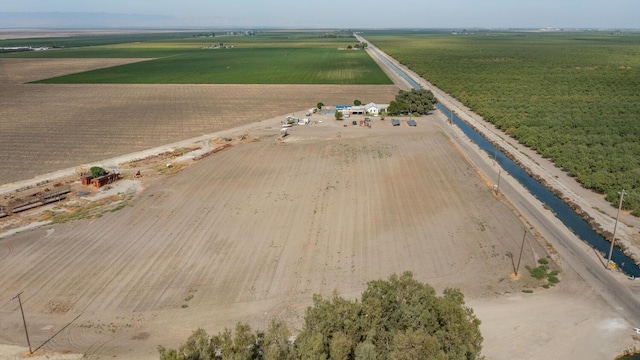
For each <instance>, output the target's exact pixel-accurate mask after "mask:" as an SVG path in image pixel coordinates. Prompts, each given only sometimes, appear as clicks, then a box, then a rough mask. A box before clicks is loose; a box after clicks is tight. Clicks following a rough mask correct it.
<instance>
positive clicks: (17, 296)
mask: <svg viewBox="0 0 640 360" xmlns="http://www.w3.org/2000/svg"><path fill="white" fill-rule="evenodd" d="M23 292H24V291H21V292H19V293H18V295H16V296H14V297H12V298H11V300H13V299H15V298H18V303H19V304H20V313H22V323H23V324H24V333H25V334H26V335H27V344H29V354H33V351H31V341H29V332H28V331H27V320H25V319H24V310H22V300H20V294H22V293H23Z"/></svg>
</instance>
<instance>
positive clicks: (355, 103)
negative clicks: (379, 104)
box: [353, 99, 362, 106]
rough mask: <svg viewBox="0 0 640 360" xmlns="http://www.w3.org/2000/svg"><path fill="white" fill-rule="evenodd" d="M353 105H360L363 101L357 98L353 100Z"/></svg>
mask: <svg viewBox="0 0 640 360" xmlns="http://www.w3.org/2000/svg"><path fill="white" fill-rule="evenodd" d="M353 105H355V106H360V105H362V101H360V100H358V99H355V100H353Z"/></svg>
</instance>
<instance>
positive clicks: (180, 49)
mask: <svg viewBox="0 0 640 360" xmlns="http://www.w3.org/2000/svg"><path fill="white" fill-rule="evenodd" d="M320 35H321V34H320V33H266V34H262V33H261V34H259V35H258V36H216V37H204V38H203V37H185V38H183V39H170V40H156V39H153V40H149V41H142V42H133V43H119V44H109V45H100V46H85V47H75V48H69V49H67V48H65V49H56V50H51V51H40V52H28V53H14V54H5V55H3V57H29V58H31V57H40V58H41V57H45V58H153V60H148V61H144V62H140V63H135V64H128V65H122V66H117V67H112V68H105V69H98V70H93V71H89V72H83V73H77V74H73V75H68V76H63V77H58V78H52V79H45V80H42V81H39V82H40V83H49V84H51V83H55V84H68V83H76V84H339V85H345V84H349V85H358V84H367V85H389V84H391V83H392V82H391V80H390V79H389V78H388V77H387V76H386V75H385V74H384V72H383V71H382V70H381V69H380V68H379V67H378V66H377V65H376V64H375V62H374V61H373V60H372V59H371V58H370V57H369V56H368V55H367V54H366V52H365V51H361V50H360V51H354V50H342V49H343V48H346V47H348V46H350V45H351V46H353V45H355V44H356V40H355V38H352V37H347V38H323V37H320ZM220 43H224V44H227V45H233V48H224V49H209V48H205V47H207V46H211V45H216V44H220Z"/></svg>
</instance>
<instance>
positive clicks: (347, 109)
mask: <svg viewBox="0 0 640 360" xmlns="http://www.w3.org/2000/svg"><path fill="white" fill-rule="evenodd" d="M388 107H389V104H376V103H373V102H370V103H368V104H367V105H364V106H349V105H336V110H337V111H340V112H342V113H343V114H345V115H367V114H368V115H380V114H382V113H384V112H386V111H387V108H388Z"/></svg>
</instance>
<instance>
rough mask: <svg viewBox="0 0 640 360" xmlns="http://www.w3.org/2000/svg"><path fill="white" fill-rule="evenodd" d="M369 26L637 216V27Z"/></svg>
mask: <svg viewBox="0 0 640 360" xmlns="http://www.w3.org/2000/svg"><path fill="white" fill-rule="evenodd" d="M489 35H490V34H477V35H472V36H456V35H443V34H420V35H416V34H413V33H412V34H411V35H408V34H386V35H366V37H367V40H369V41H371V42H372V43H374V44H375V45H376V46H378V47H380V48H381V49H383V50H384V51H385V52H387V53H388V54H389V55H391V56H393V57H394V58H396V59H397V60H398V61H400V62H401V63H402V64H404V65H406V66H408V67H409V68H411V69H412V70H413V71H415V72H416V73H418V74H420V76H422V77H424V78H425V79H427V80H429V81H430V82H431V83H432V84H434V85H435V86H438V87H439V88H441V89H443V90H444V91H446V92H447V93H449V94H451V95H452V96H454V97H455V98H457V99H458V100H460V101H461V102H463V103H464V104H465V105H466V106H468V107H469V108H470V109H472V110H473V111H475V112H476V113H478V114H480V115H481V116H483V118H484V119H486V120H487V121H490V122H492V123H493V124H495V125H496V126H497V127H498V128H500V129H501V130H503V131H505V132H506V133H507V134H509V135H510V136H512V137H514V138H516V139H517V140H518V141H519V142H521V143H522V144H525V145H527V146H529V147H531V148H532V149H534V150H535V151H537V152H538V153H539V154H541V155H542V156H544V157H546V158H549V159H550V160H552V161H553V162H554V163H555V164H556V166H558V167H559V168H561V169H563V170H565V171H566V172H567V174H568V175H570V176H573V177H575V178H576V180H578V181H579V182H580V183H581V184H582V185H583V186H584V187H586V188H588V189H591V190H593V191H596V192H598V193H601V194H604V195H605V197H606V199H607V200H608V201H610V202H611V203H612V206H617V203H618V200H619V195H618V192H619V191H620V190H622V189H625V190H627V193H628V195H627V196H625V198H624V204H623V207H624V208H625V209H630V210H633V213H634V214H635V215H636V216H640V141H638V139H640V92H638V84H640V35H639V34H635V33H625V34H624V35H612V34H607V33H588V32H580V33H545V34H534V33H517V32H506V33H500V34H491V35H494V36H489Z"/></svg>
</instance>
